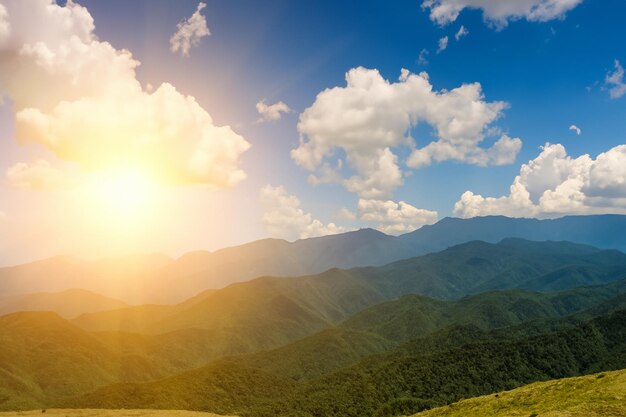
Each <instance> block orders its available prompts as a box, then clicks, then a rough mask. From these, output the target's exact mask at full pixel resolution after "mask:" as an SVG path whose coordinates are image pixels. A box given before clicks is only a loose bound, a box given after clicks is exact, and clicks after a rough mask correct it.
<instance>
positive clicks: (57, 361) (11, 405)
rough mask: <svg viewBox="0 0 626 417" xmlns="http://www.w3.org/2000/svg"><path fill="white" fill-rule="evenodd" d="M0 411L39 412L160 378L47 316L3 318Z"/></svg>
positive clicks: (141, 362) (131, 358) (140, 363)
mask: <svg viewBox="0 0 626 417" xmlns="http://www.w3.org/2000/svg"><path fill="white" fill-rule="evenodd" d="M0 346H1V347H2V348H1V349H0V374H1V378H0V382H1V383H0V409H4V410H7V409H9V410H10V409H20V408H21V409H24V408H26V409H28V408H32V407H39V406H40V405H41V404H44V403H47V402H49V401H50V400H51V399H53V398H62V397H64V396H69V395H77V394H80V393H82V392H88V391H90V390H93V389H96V388H98V387H100V386H103V385H106V384H110V383H112V382H115V381H120V380H126V381H146V380H149V379H153V378H155V377H158V376H159V375H162V374H160V373H159V372H158V371H157V370H155V369H154V368H153V367H151V366H150V364H149V363H148V362H147V361H146V360H145V359H143V358H141V357H138V356H123V355H119V354H117V353H116V352H113V351H111V350H109V349H107V348H106V347H105V346H103V345H102V344H101V343H100V342H98V340H97V339H96V338H95V337H93V336H92V335H90V334H88V333H86V332H84V331H83V330H81V329H79V328H77V327H76V326H73V325H72V324H70V323H69V322H67V321H66V320H63V319H62V318H61V317H60V316H58V315H56V314H54V313H49V312H25V313H13V314H9V315H6V316H2V317H0Z"/></svg>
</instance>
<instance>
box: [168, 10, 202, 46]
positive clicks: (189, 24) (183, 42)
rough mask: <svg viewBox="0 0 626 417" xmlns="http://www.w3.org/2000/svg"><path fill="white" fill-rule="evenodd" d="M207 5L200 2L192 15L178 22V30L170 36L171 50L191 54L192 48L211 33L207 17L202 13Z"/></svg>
mask: <svg viewBox="0 0 626 417" xmlns="http://www.w3.org/2000/svg"><path fill="white" fill-rule="evenodd" d="M205 7H206V4H205V3H202V2H200V3H198V7H197V9H196V11H195V12H194V13H193V14H192V15H191V17H189V18H187V19H184V20H183V21H181V22H180V23H178V25H177V26H176V32H175V33H174V34H173V35H172V37H171V38H170V50H171V51H172V52H174V53H177V52H180V54H181V55H182V56H189V51H190V50H191V48H192V47H193V46H198V44H199V43H200V40H201V39H202V38H204V37H206V36H209V35H210V34H211V32H209V28H208V26H207V24H206V17H204V16H203V15H202V13H200V12H201V11H202V9H204V8H205Z"/></svg>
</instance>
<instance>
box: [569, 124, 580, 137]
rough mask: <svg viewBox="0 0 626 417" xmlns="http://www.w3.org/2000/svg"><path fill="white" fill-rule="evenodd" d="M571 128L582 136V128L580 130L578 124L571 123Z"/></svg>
mask: <svg viewBox="0 0 626 417" xmlns="http://www.w3.org/2000/svg"><path fill="white" fill-rule="evenodd" d="M569 130H572V131H574V132H576V135H578V136H580V134H581V133H582V130H580V128H579V127H578V126H576V125H571V126H570V127H569Z"/></svg>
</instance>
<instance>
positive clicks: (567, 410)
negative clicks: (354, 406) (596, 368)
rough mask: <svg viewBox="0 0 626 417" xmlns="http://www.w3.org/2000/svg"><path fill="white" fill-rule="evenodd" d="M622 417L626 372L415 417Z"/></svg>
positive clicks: (522, 390) (496, 396) (544, 384)
mask: <svg viewBox="0 0 626 417" xmlns="http://www.w3.org/2000/svg"><path fill="white" fill-rule="evenodd" d="M529 415H535V416H542V417H543V416H545V417H623V416H626V370H621V371H614V372H603V373H599V374H594V375H589V376H584V377H577V378H567V379H558V380H554V381H548V382H538V383H535V384H531V385H528V386H525V387H522V388H517V389H514V390H512V391H506V392H500V393H498V394H491V395H486V396H483V397H477V398H471V399H468V400H463V401H460V402H458V403H454V404H452V405H450V406H445V407H441V408H436V409H433V410H430V411H425V412H422V413H419V414H415V416H414V417H518V416H519V417H528V416H529Z"/></svg>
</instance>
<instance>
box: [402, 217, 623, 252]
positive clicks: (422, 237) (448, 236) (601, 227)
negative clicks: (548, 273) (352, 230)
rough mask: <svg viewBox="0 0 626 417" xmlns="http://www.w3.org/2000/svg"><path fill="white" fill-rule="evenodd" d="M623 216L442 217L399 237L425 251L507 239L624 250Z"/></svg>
mask: <svg viewBox="0 0 626 417" xmlns="http://www.w3.org/2000/svg"><path fill="white" fill-rule="evenodd" d="M624 230H626V216H624V215H618V214H604V215H591V216H565V217H561V218H558V219H545V220H539V219H527V218H511V217H505V216H485V217H473V218H470V219H459V218H453V217H446V218H444V219H442V220H440V221H439V222H437V223H435V224H433V225H430V226H423V227H421V228H419V229H417V230H415V231H414V232H411V233H407V234H404V235H402V236H399V239H400V240H402V241H404V242H405V243H408V244H409V245H415V244H417V245H422V247H424V248H425V250H426V251H428V252H434V251H438V250H442V249H445V248H447V247H449V246H453V245H457V244H459V243H463V242H469V241H471V240H482V241H485V242H490V243H495V242H499V241H500V240H502V239H504V238H507V237H517V238H521V239H526V240H538V241H542V240H556V241H561V240H564V241H569V242H576V243H583V244H587V245H591V246H595V247H598V248H603V249H618V250H621V251H626V239H625V238H624V236H623V231H624Z"/></svg>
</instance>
